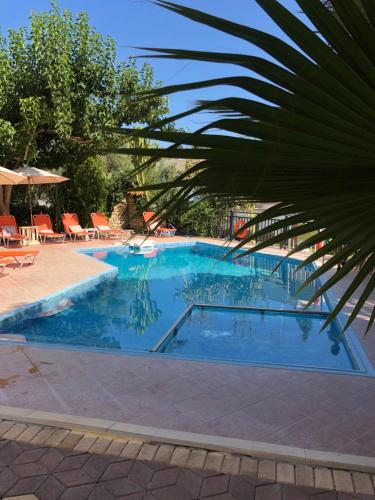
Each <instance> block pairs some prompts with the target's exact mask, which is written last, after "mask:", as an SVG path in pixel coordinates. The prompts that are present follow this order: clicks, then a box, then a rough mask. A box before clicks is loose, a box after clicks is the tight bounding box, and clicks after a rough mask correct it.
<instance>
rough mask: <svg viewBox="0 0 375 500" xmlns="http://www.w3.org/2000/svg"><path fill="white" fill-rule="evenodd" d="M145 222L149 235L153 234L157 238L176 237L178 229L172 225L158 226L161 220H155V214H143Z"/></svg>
mask: <svg viewBox="0 0 375 500" xmlns="http://www.w3.org/2000/svg"><path fill="white" fill-rule="evenodd" d="M143 220H144V222H145V224H146V231H147V234H150V233H153V234H154V235H155V236H174V235H175V234H176V228H175V227H174V226H173V225H172V224H168V225H167V226H158V224H159V223H160V220H159V219H157V218H155V212H151V211H150V212H143Z"/></svg>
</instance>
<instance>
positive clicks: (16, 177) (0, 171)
mask: <svg viewBox="0 0 375 500" xmlns="http://www.w3.org/2000/svg"><path fill="white" fill-rule="evenodd" d="M24 180H25V179H24V177H23V176H22V175H20V174H17V173H15V172H13V171H12V170H9V169H8V168H5V167H0V186H12V185H13V184H20V183H21V182H22V181H24Z"/></svg>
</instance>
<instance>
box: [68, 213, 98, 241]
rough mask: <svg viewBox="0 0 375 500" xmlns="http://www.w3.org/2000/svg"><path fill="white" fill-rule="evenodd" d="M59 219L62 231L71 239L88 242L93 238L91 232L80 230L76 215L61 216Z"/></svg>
mask: <svg viewBox="0 0 375 500" xmlns="http://www.w3.org/2000/svg"><path fill="white" fill-rule="evenodd" d="M61 219H62V223H63V226H64V230H65V232H66V234H67V235H68V236H69V237H70V238H71V239H74V240H76V239H77V238H84V239H85V240H89V239H90V238H91V239H92V238H93V237H94V232H93V231H88V230H87V229H82V227H81V225H80V223H79V220H78V217H77V214H62V216H61Z"/></svg>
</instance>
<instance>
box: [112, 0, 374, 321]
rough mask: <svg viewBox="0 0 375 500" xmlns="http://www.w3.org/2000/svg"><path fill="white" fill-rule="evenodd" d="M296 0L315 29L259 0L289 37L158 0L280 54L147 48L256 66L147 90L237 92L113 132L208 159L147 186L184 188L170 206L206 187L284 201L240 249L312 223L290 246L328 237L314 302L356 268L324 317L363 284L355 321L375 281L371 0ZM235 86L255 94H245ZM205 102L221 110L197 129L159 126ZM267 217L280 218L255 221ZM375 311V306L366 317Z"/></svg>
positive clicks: (312, 258) (162, 152) (220, 193)
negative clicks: (242, 72)
mask: <svg viewBox="0 0 375 500" xmlns="http://www.w3.org/2000/svg"><path fill="white" fill-rule="evenodd" d="M297 2H298V4H299V6H300V7H301V9H302V11H303V13H304V14H305V15H306V16H307V18H308V19H309V21H311V23H312V24H313V26H314V27H313V28H310V27H309V26H307V25H306V24H304V22H302V20H301V19H302V17H301V16H295V15H293V14H292V13H290V12H289V11H288V10H287V9H286V8H285V7H283V6H282V4H281V3H280V2H279V1H277V0H257V3H258V4H259V5H260V6H261V7H262V8H263V9H264V11H265V12H266V13H267V14H268V15H269V16H270V17H271V18H272V19H273V21H274V22H275V23H276V24H277V25H278V26H279V27H280V28H281V29H282V30H283V31H284V33H285V34H286V35H287V36H288V37H289V39H290V40H292V41H293V43H294V45H292V44H289V43H286V42H285V41H282V40H280V39H278V38H277V37H275V36H272V35H270V34H268V33H264V32H262V31H260V30H256V29H253V28H251V27H249V26H245V25H241V24H238V23H234V22H231V21H228V20H226V19H221V18H219V17H217V16H213V15H210V14H207V13H205V12H201V11H198V10H196V9H192V8H189V7H185V6H181V5H178V4H176V3H174V2H170V1H166V0H156V1H155V3H156V4H158V5H160V6H162V7H164V8H166V9H168V10H170V11H172V12H174V13H177V14H179V15H182V16H184V17H186V18H188V19H190V20H192V21H194V22H198V23H201V24H204V25H207V26H210V27H211V28H214V29H217V30H220V31H222V32H223V33H226V34H230V35H232V36H234V37H237V38H239V39H241V40H245V41H246V42H248V43H249V48H250V50H249V52H250V51H251V47H252V46H256V47H258V48H260V49H262V50H263V51H265V52H266V53H267V54H268V56H269V57H270V58H272V59H273V61H274V62H272V61H270V60H269V59H267V58H262V57H258V56H254V55H252V54H251V53H249V54H235V53H225V54H223V53H219V52H209V51H193V50H180V49H164V48H160V49H155V48H151V49H150V48H148V49H147V50H149V51H151V52H152V54H151V56H148V57H162V58H169V59H176V60H185V59H188V60H196V61H204V62H214V63H222V64H229V65H232V67H233V68H234V71H235V69H236V67H241V68H245V69H247V70H249V72H251V73H252V74H251V75H249V76H243V75H242V76H236V74H234V75H233V76H231V77H226V78H216V79H211V80H203V81H199V82H191V83H186V84H182V85H171V86H167V87H164V88H158V89H154V90H152V91H150V92H148V93H147V94H145V95H140V96H139V98H140V99H149V98H152V97H153V96H154V95H155V94H158V95H166V94H171V93H174V92H183V91H186V90H194V89H201V88H209V87H213V86H218V85H230V86H231V87H232V89H234V95H233V96H227V97H226V98H223V99H217V100H214V101H204V102H198V103H197V105H196V106H195V107H194V108H192V109H189V110H187V111H186V112H184V113H180V114H179V115H176V116H172V117H169V118H167V119H165V120H163V121H162V122H160V123H159V124H157V125H155V126H153V127H147V128H146V129H144V130H140V131H139V130H137V131H133V130H128V129H115V130H113V129H111V130H110V132H111V133H113V132H117V133H118V134H122V135H123V136H124V137H126V136H129V137H131V136H133V135H137V136H139V137H144V138H149V139H153V140H161V141H166V142H169V143H170V144H171V146H170V147H168V148H165V149H163V148H159V149H157V150H155V149H153V150H147V149H146V150H145V149H143V150H140V149H132V148H126V147H124V148H120V149H115V150H113V151H115V152H117V153H122V154H142V155H143V156H150V157H151V156H153V155H156V157H158V158H159V157H162V156H165V157H169V158H187V159H196V160H200V161H199V162H198V163H197V164H195V165H194V167H191V168H190V169H189V170H188V171H187V172H185V173H183V174H181V175H180V176H179V177H178V178H177V179H175V180H174V181H173V182H170V183H168V184H159V185H154V186H146V187H145V188H144V189H149V190H153V189H154V190H157V194H156V195H155V196H156V197H157V198H159V197H160V196H162V195H163V194H164V193H167V192H168V191H169V190H170V189H172V188H173V189H175V188H178V191H177V193H178V194H177V195H176V196H175V197H174V198H173V200H172V201H170V202H169V203H168V204H167V205H166V206H165V207H164V211H165V212H166V213H170V212H171V211H172V210H174V209H175V208H176V207H178V206H180V205H181V203H183V202H184V201H185V200H187V199H192V198H194V199H196V198H197V197H201V198H204V197H205V196H210V195H215V196H217V197H223V198H228V197H231V198H232V199H233V200H239V201H243V200H251V201H260V202H278V203H277V204H276V205H274V206H273V207H271V208H270V209H269V210H267V211H265V212H263V213H262V214H259V215H258V216H257V217H255V218H254V219H253V220H251V221H250V222H249V223H248V224H247V225H246V227H249V228H253V231H255V233H254V232H253V234H252V235H251V236H249V237H248V240H244V241H243V242H241V243H240V244H238V245H237V247H236V248H237V249H238V248H242V247H243V246H244V245H245V244H246V243H247V242H248V241H249V240H250V239H254V238H255V239H256V238H258V239H259V238H261V240H258V241H261V242H260V243H258V244H257V245H256V246H255V248H252V249H251V250H245V252H246V253H251V252H253V251H256V250H260V249H262V248H265V247H266V246H268V245H272V244H275V243H278V242H281V241H283V240H285V239H288V238H292V237H298V236H302V235H304V234H309V236H308V237H307V238H306V239H305V240H304V241H302V242H300V243H299V244H298V245H297V247H296V248H295V249H294V250H293V251H291V252H290V255H293V254H294V253H295V252H297V251H300V250H303V249H305V248H309V247H310V246H311V245H314V244H316V243H318V242H319V241H321V240H323V239H324V240H326V245H325V246H323V248H321V249H319V250H317V251H316V252H315V253H314V254H312V255H309V256H308V257H307V259H306V260H305V261H304V262H303V263H302V264H301V266H303V265H309V264H311V263H314V262H316V261H317V260H318V259H320V258H321V257H323V256H325V257H326V262H325V264H324V265H322V266H320V267H317V268H316V270H315V271H314V272H313V273H312V276H310V278H309V279H308V280H307V281H306V283H305V285H306V284H308V283H310V282H311V281H312V280H316V279H319V278H324V281H323V282H322V285H321V287H320V289H319V290H318V291H317V292H316V294H315V295H314V297H312V298H311V301H313V300H314V299H315V298H317V297H318V296H319V295H320V294H322V293H324V292H325V291H327V290H328V289H329V288H331V287H333V286H335V285H336V284H337V283H338V282H339V281H340V280H342V279H344V278H348V276H351V273H353V272H354V273H355V276H354V277H351V280H350V284H349V285H348V286H347V288H346V290H345V291H344V293H343V295H342V297H341V299H340V300H339V301H338V303H337V304H336V305H335V307H334V310H333V311H332V313H331V314H330V316H329V318H328V320H327V324H329V323H330V322H331V321H332V320H333V319H334V317H335V316H336V315H337V314H338V313H339V312H340V311H341V310H342V308H343V307H344V306H345V304H346V302H347V301H348V300H349V299H350V298H351V297H352V296H353V294H354V293H356V292H357V291H358V290H359V289H360V290H361V291H360V292H359V299H358V300H357V302H356V304H355V306H354V308H353V310H352V312H351V314H350V316H349V319H348V322H347V326H348V325H349V324H351V323H352V322H353V321H354V319H355V318H356V316H357V315H358V314H359V313H360V311H361V309H362V306H363V305H364V303H365V301H366V300H367V299H368V298H369V297H370V295H371V293H373V291H374V288H375V277H374V276H375V275H374V274H373V271H374V266H375V231H374V221H375V114H374V108H375V52H374V50H373V47H374V46H375V0H345V1H342V0H332V2H331V3H332V5H333V7H334V9H335V12H331V11H330V10H329V9H328V8H326V7H325V6H324V5H322V3H321V1H320V0H297ZM314 28H315V29H314ZM254 75H255V76H254ZM236 89H241V90H242V91H245V92H247V93H248V95H247V96H246V97H241V98H239V97H237V96H236V95H235V91H236ZM259 98H260V99H262V102H260V101H258V99H259ZM201 111H206V112H207V111H208V112H210V113H215V118H214V120H213V121H212V122H211V123H210V124H209V125H207V126H205V127H203V128H201V129H200V130H198V131H196V132H193V133H184V132H172V131H164V130H163V128H162V127H163V126H164V125H166V124H167V123H170V122H172V121H174V120H177V119H178V118H181V117H184V116H189V115H193V114H195V113H199V112H201ZM217 114H219V115H220V117H219V118H217ZM179 146H185V147H183V148H181V147H179ZM151 161H152V158H151V159H150V160H149V161H148V162H147V164H149V163H150V162H151ZM269 218H272V219H276V221H275V222H274V223H273V224H271V225H269V226H267V227H263V228H262V229H258V230H256V228H259V227H261V226H260V223H262V222H264V221H267V220H268V219H269ZM318 231H319V232H318ZM344 258H346V259H347V263H346V265H345V266H344V267H343V268H342V269H340V271H338V272H336V268H335V266H336V265H337V264H338V263H339V262H341V261H342V260H343V259H344ZM363 283H364V286H363V287H361V285H362V284H363ZM374 321H375V309H374V311H373V313H372V315H371V317H370V320H369V323H368V328H369V327H370V326H371V325H372V323H373V322H374Z"/></svg>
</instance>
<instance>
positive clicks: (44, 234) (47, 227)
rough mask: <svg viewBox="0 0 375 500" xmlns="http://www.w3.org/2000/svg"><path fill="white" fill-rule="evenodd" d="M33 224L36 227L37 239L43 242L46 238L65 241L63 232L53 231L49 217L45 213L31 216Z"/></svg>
mask: <svg viewBox="0 0 375 500" xmlns="http://www.w3.org/2000/svg"><path fill="white" fill-rule="evenodd" d="M33 221H34V226H37V228H38V234H39V239H40V240H41V241H42V242H43V243H45V242H46V241H47V240H53V241H55V240H60V241H62V242H64V241H65V234H64V233H55V232H54V230H53V226H52V221H51V217H50V216H49V215H47V214H38V215H34V216H33Z"/></svg>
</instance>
